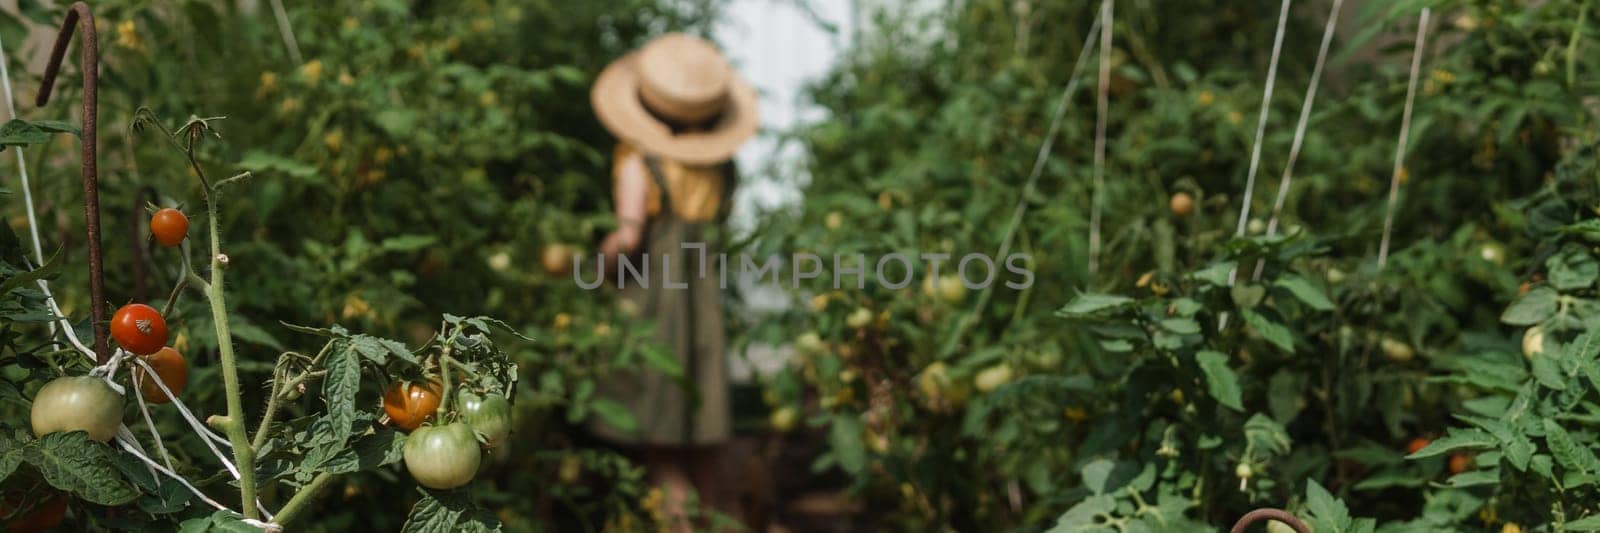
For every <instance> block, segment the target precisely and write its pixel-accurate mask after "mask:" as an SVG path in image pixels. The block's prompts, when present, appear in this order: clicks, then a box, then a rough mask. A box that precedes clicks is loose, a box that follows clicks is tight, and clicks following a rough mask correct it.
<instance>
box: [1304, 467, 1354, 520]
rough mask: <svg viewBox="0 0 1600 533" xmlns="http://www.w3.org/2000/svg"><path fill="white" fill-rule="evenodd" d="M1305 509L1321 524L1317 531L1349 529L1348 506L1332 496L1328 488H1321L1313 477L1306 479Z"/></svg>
mask: <svg viewBox="0 0 1600 533" xmlns="http://www.w3.org/2000/svg"><path fill="white" fill-rule="evenodd" d="M1306 509H1307V510H1308V511H1310V512H1311V519H1312V520H1313V521H1315V522H1318V523H1319V525H1320V526H1321V527H1317V528H1316V530H1317V531H1330V532H1340V531H1348V530H1349V529H1350V525H1351V518H1350V508H1349V507H1346V506H1345V504H1344V502H1342V501H1340V500H1339V499H1338V498H1335V497H1333V494H1332V493H1330V492H1328V489H1325V488H1322V484H1321V483H1317V480H1315V479H1307V480H1306Z"/></svg>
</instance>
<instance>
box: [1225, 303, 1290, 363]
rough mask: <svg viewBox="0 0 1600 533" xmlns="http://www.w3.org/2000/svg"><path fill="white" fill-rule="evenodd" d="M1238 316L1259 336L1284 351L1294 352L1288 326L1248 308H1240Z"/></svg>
mask: <svg viewBox="0 0 1600 533" xmlns="http://www.w3.org/2000/svg"><path fill="white" fill-rule="evenodd" d="M1239 316H1240V317H1243V318H1244V323H1245V324H1246V325H1248V326H1250V329H1253V330H1255V331H1256V333H1257V334H1260V335H1261V338H1263V339H1266V340H1267V342H1270V343H1272V345H1273V346H1277V347H1278V348H1280V349H1282V350H1283V351H1285V352H1288V353H1291V354H1292V353H1294V336H1293V334H1291V333H1289V328H1287V327H1284V326H1283V325H1282V324H1279V323H1277V322H1274V321H1272V319H1270V318H1267V317H1266V315H1262V314H1261V313H1257V312H1255V311H1252V310H1249V309H1243V310H1240V311H1239Z"/></svg>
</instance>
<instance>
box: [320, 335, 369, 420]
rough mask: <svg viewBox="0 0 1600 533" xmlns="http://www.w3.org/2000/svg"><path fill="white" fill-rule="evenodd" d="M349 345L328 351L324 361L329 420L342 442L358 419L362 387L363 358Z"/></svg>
mask: <svg viewBox="0 0 1600 533" xmlns="http://www.w3.org/2000/svg"><path fill="white" fill-rule="evenodd" d="M356 353H357V352H356V350H355V349H354V348H352V347H351V346H350V345H345V346H341V347H340V349H336V350H334V351H333V353H330V354H328V360H327V362H326V363H324V365H325V368H326V369H327V371H328V373H327V375H325V376H323V378H322V401H323V402H325V403H327V405H328V421H329V422H330V425H331V427H330V428H329V430H330V431H332V432H333V434H332V437H333V438H334V439H335V440H337V441H340V442H343V441H344V439H346V438H348V437H349V436H350V424H351V423H352V422H354V421H355V411H356V391H358V390H360V389H361V362H360V361H359V360H357V359H356Z"/></svg>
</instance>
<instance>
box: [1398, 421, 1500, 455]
mask: <svg viewBox="0 0 1600 533" xmlns="http://www.w3.org/2000/svg"><path fill="white" fill-rule="evenodd" d="M1498 442H1499V441H1497V440H1495V438H1494V435H1491V434H1490V433H1489V432H1487V431H1484V430H1481V429H1460V428H1450V430H1449V433H1448V434H1446V435H1445V436H1443V437H1439V438H1437V439H1434V440H1433V442H1431V443H1428V445H1427V446H1426V447H1424V448H1422V449H1421V450H1417V452H1416V453H1413V454H1411V455H1407V456H1406V458H1407V459H1422V458H1424V457H1433V456H1435V455H1442V454H1445V453H1448V452H1450V451H1452V450H1456V449H1459V448H1488V447H1492V446H1494V445H1495V444H1496V443H1498Z"/></svg>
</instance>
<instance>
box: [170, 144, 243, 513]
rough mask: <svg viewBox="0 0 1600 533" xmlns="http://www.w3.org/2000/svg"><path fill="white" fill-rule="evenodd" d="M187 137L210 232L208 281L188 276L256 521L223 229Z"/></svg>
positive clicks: (186, 151) (188, 153) (236, 460)
mask: <svg viewBox="0 0 1600 533" xmlns="http://www.w3.org/2000/svg"><path fill="white" fill-rule="evenodd" d="M190 139H191V140H190V142H189V143H188V144H187V145H185V146H184V155H185V156H187V157H188V159H189V166H190V168H193V169H194V172H195V176H197V177H199V178H200V183H201V184H202V185H203V186H202V187H201V188H200V190H201V191H202V192H203V193H204V194H205V200H206V225H207V226H209V228H210V232H211V235H210V237H211V280H210V282H207V281H205V280H204V279H200V276H199V275H198V274H196V273H195V272H194V270H193V269H189V271H188V276H189V277H190V278H192V279H191V282H193V283H194V284H195V286H197V287H200V288H201V290H202V292H203V293H204V294H205V295H206V299H207V300H210V302H211V320H212V322H213V325H214V326H215V327H216V331H217V353H218V355H219V356H220V358H221V359H222V385H223V388H224V389H225V390H226V391H227V401H228V418H229V421H230V423H229V424H227V426H226V427H225V428H224V429H225V433H226V434H227V435H228V441H229V442H230V443H232V445H233V462H234V464H235V465H236V466H238V467H239V508H240V511H241V512H242V513H243V514H244V517H245V518H248V519H252V520H258V519H260V518H261V516H260V511H259V510H258V509H257V507H256V458H255V455H256V452H255V447H254V446H252V445H251V442H250V436H249V435H248V434H247V431H246V430H245V415H244V400H243V398H242V397H241V396H240V390H239V366H238V362H237V361H236V360H235V359H234V354H233V333H232V331H231V330H230V329H229V327H228V301H227V297H226V296H225V295H224V294H223V291H222V287H223V281H222V273H223V271H224V269H223V268H222V265H221V264H220V262H219V258H220V257H222V232H221V230H220V228H219V227H218V226H219V224H218V222H217V220H218V217H217V202H216V198H215V197H214V194H215V191H213V190H212V189H211V183H210V182H209V181H207V180H206V174H205V170H204V169H202V168H200V162H199V161H197V160H196V159H195V155H194V142H193V140H192V139H193V136H191V137H190Z"/></svg>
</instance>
